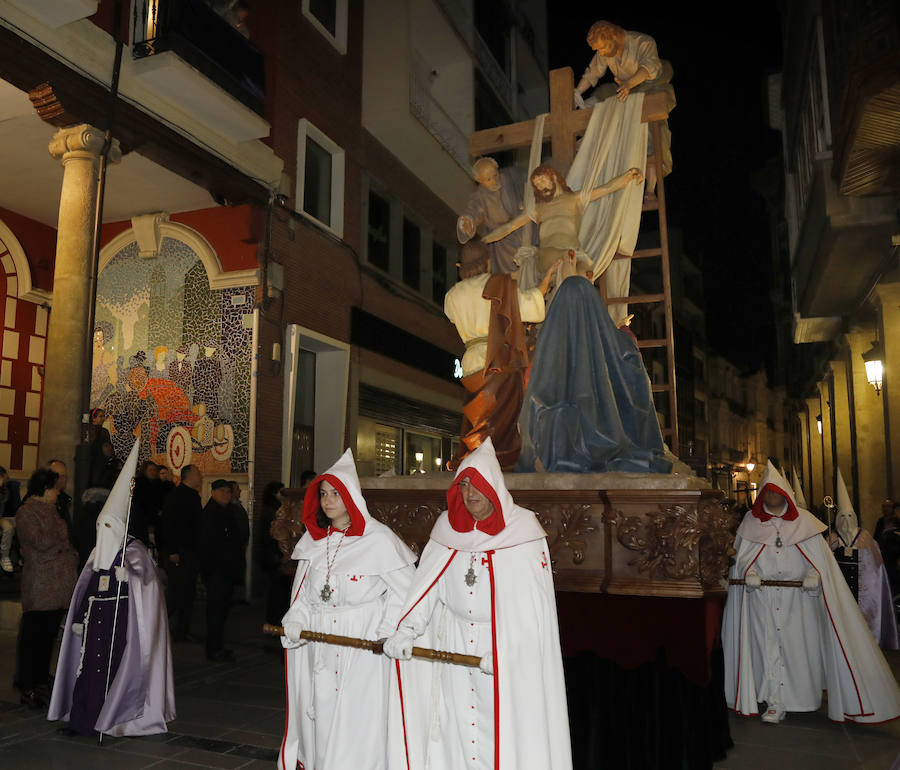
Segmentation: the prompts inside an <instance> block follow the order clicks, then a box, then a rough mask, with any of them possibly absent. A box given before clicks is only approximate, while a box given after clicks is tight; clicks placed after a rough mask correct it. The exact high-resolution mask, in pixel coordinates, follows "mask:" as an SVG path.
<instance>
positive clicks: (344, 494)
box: [303, 473, 471, 540]
mask: <svg viewBox="0 0 900 770" xmlns="http://www.w3.org/2000/svg"><path fill="white" fill-rule="evenodd" d="M323 481H327V482H328V483H329V484H331V486H333V487H334V488H335V489H336V490H337V491H338V494H339V495H340V496H341V500H343V501H344V505H345V506H347V512H348V513H349V514H350V528H349V529H348V530H347V535H349V536H350V537H360V536H362V534H363V532H365V530H366V520H365V518H364V517H363V515H362V513H361V512H360V510H359V508H357V507H356V503H354V502H353V498H352V497H351V496H350V493H349V492H348V491H347V487H346V486H344V484H343V482H341V481H340V480H339V479H338V478H337V476H334V475H332V474H331V473H323V474H322V475H321V476H316V478H315V479H313V481H312V483H311V484H310V485H309V488H308V489H307V490H306V496H305V497H304V498H303V523H304V524H305V525H306V530H307V531H308V532H309V534H310V535H311V536H312V539H313V540H321V539H322V538H323V537H325V536H326V535H327V534H328V530H326V529H322V528H321V527H320V526H319V525H318V524H317V523H316V514H317V513H318V512H319V508H320V505H319V485H320V484H321V483H322V482H323ZM469 518H471V517H469Z"/></svg>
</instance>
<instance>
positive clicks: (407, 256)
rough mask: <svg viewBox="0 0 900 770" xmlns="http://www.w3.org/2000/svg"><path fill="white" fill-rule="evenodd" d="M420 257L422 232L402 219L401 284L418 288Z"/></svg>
mask: <svg viewBox="0 0 900 770" xmlns="http://www.w3.org/2000/svg"><path fill="white" fill-rule="evenodd" d="M421 256H422V231H421V230H420V229H419V226H418V225H417V224H416V223H415V222H413V221H411V220H409V219H406V218H404V219H403V283H405V284H406V285H407V286H411V287H412V288H414V289H418V288H419V272H420V269H421V264H420V263H421Z"/></svg>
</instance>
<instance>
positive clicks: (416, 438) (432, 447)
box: [403, 430, 444, 476]
mask: <svg viewBox="0 0 900 770" xmlns="http://www.w3.org/2000/svg"><path fill="white" fill-rule="evenodd" d="M403 459H404V462H403V471H404V473H405V474H406V475H410V476H411V475H414V474H416V473H428V472H429V471H439V470H441V468H442V466H443V462H444V458H443V457H442V455H441V438H440V436H434V435H429V434H427V433H414V432H413V431H411V430H408V431H406V451H405V454H404V458H403Z"/></svg>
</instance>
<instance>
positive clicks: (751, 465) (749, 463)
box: [747, 458, 756, 473]
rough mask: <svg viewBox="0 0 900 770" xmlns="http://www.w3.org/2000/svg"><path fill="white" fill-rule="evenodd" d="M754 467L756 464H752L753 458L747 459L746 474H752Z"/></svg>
mask: <svg viewBox="0 0 900 770" xmlns="http://www.w3.org/2000/svg"><path fill="white" fill-rule="evenodd" d="M755 467H756V463H755V462H753V458H751V459H749V460H748V461H747V472H748V473H753V469H754V468H755Z"/></svg>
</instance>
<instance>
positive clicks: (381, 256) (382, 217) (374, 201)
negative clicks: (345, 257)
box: [368, 190, 391, 271]
mask: <svg viewBox="0 0 900 770" xmlns="http://www.w3.org/2000/svg"><path fill="white" fill-rule="evenodd" d="M368 249H369V251H368V255H369V262H371V263H372V264H373V265H375V267H379V268H381V269H382V270H384V271H388V270H390V265H391V204H390V201H388V200H387V199H386V198H384V197H382V196H381V195H379V194H378V193H376V192H375V191H373V190H369V229H368Z"/></svg>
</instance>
